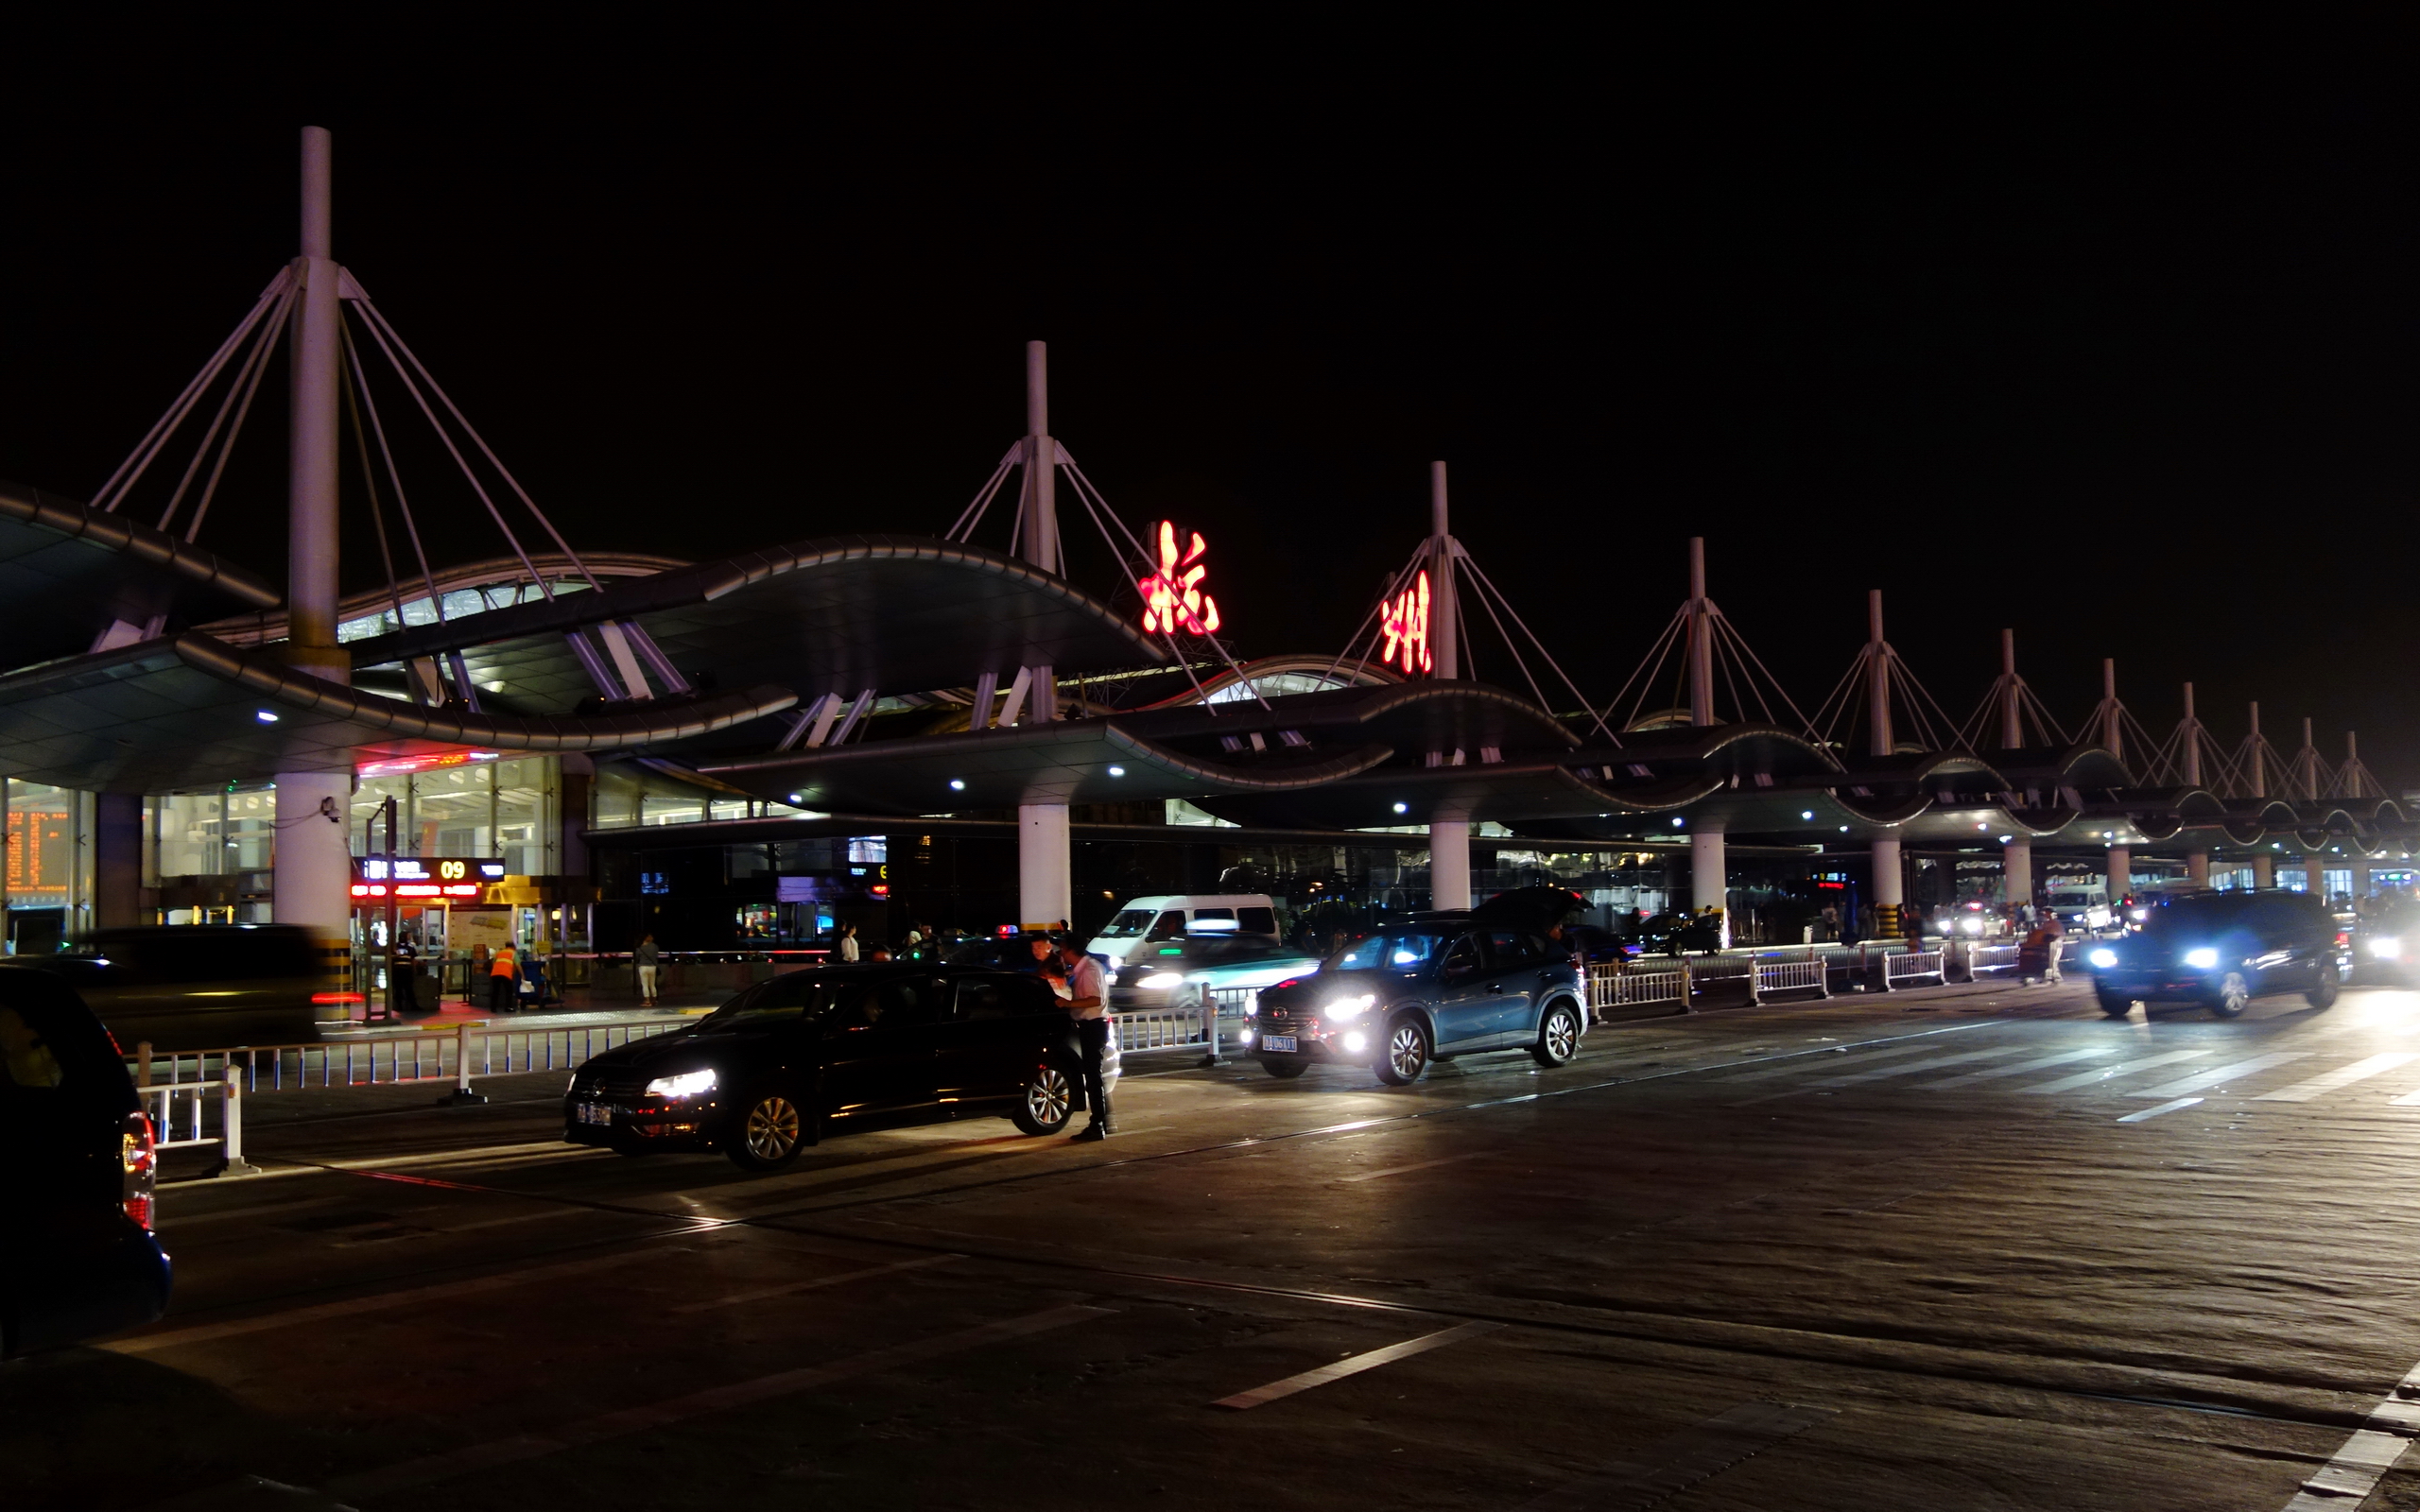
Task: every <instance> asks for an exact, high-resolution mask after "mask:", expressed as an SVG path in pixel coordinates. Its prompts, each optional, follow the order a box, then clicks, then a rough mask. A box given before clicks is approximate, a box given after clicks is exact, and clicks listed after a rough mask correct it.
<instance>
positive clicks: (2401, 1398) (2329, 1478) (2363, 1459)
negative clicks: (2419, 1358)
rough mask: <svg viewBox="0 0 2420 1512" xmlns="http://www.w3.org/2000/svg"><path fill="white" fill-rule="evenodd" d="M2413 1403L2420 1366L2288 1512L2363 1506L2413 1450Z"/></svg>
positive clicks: (2417, 1418)
mask: <svg viewBox="0 0 2420 1512" xmlns="http://www.w3.org/2000/svg"><path fill="white" fill-rule="evenodd" d="M2414 1398H2420V1366H2412V1368H2411V1373H2409V1374H2408V1375H2406V1376H2405V1377H2404V1378H2403V1379H2402V1380H2401V1381H2398V1382H2396V1383H2395V1386H2394V1390H2393V1391H2390V1392H2388V1393H2387V1394H2386V1397H2385V1400H2381V1401H2380V1402H2379V1403H2378V1404H2377V1406H2376V1407H2374V1408H2372V1409H2371V1410H2370V1417H2369V1421H2368V1422H2367V1423H2365V1424H2364V1425H2363V1426H2361V1427H2360V1428H2359V1429H2356V1430H2355V1431H2354V1433H2353V1436H2352V1437H2350V1438H2347V1439H2346V1440H2344V1447H2343V1448H2342V1449H2340V1450H2338V1451H2337V1452H2336V1453H2335V1454H2334V1456H2333V1457H2331V1458H2330V1459H2329V1460H2328V1462H2327V1463H2326V1464H2325V1465H2323V1466H2321V1467H2320V1469H2319V1473H2318V1474H2316V1475H2314V1476H2312V1477H2311V1478H2310V1479H2309V1480H2307V1481H2305V1482H2303V1484H2302V1489H2300V1490H2298V1491H2296V1492H2295V1493H2294V1499H2293V1500H2292V1501H2290V1502H2289V1503H2286V1509H2285V1512H2321V1509H2323V1508H2325V1509H2326V1512H2345V1509H2346V1508H2348V1507H2356V1506H2359V1505H2360V1504H2361V1503H2362V1501H2363V1500H2364V1499H2366V1498H2367V1497H2368V1496H2369V1494H2370V1492H2371V1491H2373V1490H2375V1489H2377V1484H2378V1482H2379V1481H2381V1480H2383V1479H2385V1478H2386V1472H2387V1471H2389V1470H2391V1469H2394V1462H2395V1461H2397V1460H2399V1459H2401V1458H2402V1457H2403V1452H2404V1451H2405V1450H2407V1449H2410V1448H2411V1436H2410V1435H2413V1434H2420V1400H2413V1399H2414Z"/></svg>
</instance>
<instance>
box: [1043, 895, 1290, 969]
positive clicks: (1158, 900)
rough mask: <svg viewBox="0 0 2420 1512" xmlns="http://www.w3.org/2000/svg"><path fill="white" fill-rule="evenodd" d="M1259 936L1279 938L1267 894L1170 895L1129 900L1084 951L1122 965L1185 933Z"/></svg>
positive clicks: (1274, 907)
mask: <svg viewBox="0 0 2420 1512" xmlns="http://www.w3.org/2000/svg"><path fill="white" fill-rule="evenodd" d="M1212 934H1217V935H1237V936H1259V937H1261V938H1264V939H1267V940H1269V941H1271V943H1274V942H1275V941H1276V939H1277V904H1276V902H1275V901H1274V900H1272V899H1271V898H1270V896H1269V895H1268V894H1267V893H1258V892H1221V893H1171V894H1164V895H1154V896H1151V897H1149V898H1129V899H1128V900H1126V902H1124V903H1122V904H1120V905H1119V907H1118V910H1117V914H1116V917H1115V918H1113V919H1110V921H1109V922H1108V923H1106V924H1103V925H1102V926H1101V929H1100V933H1099V934H1098V935H1095V936H1093V937H1092V939H1091V941H1090V942H1089V943H1087V944H1086V945H1085V946H1084V954H1087V955H1091V956H1094V957H1097V958H1098V960H1099V961H1100V963H1101V964H1102V965H1103V966H1119V965H1123V964H1125V963H1126V962H1127V961H1128V960H1130V959H1133V958H1136V957H1137V956H1138V955H1139V954H1141V953H1142V952H1144V951H1146V950H1149V949H1150V947H1152V946H1155V945H1161V944H1165V943H1167V941H1170V940H1179V939H1183V938H1184V936H1187V935H1212Z"/></svg>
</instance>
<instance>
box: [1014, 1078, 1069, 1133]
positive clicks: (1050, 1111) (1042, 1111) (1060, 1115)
mask: <svg viewBox="0 0 2420 1512" xmlns="http://www.w3.org/2000/svg"><path fill="white" fill-rule="evenodd" d="M1074 1101H1075V1093H1074V1092H1073V1091H1072V1090H1070V1089H1069V1087H1068V1085H1067V1078H1066V1075H1065V1074H1063V1073H1062V1072H1060V1071H1059V1070H1058V1069H1056V1068H1055V1067H1050V1066H1045V1067H1044V1068H1042V1070H1041V1071H1039V1072H1037V1073H1036V1074H1034V1078H1033V1080H1031V1081H1029V1082H1028V1083H1026V1084H1025V1110H1026V1116H1028V1117H1029V1118H1031V1119H1032V1120H1033V1121H1034V1122H1035V1123H1036V1124H1040V1125H1043V1126H1044V1127H1046V1128H1047V1127H1051V1126H1053V1125H1057V1124H1059V1123H1061V1122H1063V1120H1064V1119H1065V1118H1066V1116H1067V1108H1068V1105H1069V1104H1070V1103H1072V1102H1074Z"/></svg>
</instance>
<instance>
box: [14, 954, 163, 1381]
mask: <svg viewBox="0 0 2420 1512" xmlns="http://www.w3.org/2000/svg"><path fill="white" fill-rule="evenodd" d="M151 1141H152V1135H151V1124H150V1120H149V1119H147V1118H146V1117H145V1116H144V1113H143V1104H142V1100H141V1099H140V1098H138V1097H137V1096H136V1095H135V1091H134V1082H133V1080H132V1078H130V1076H128V1075H127V1073H126V1062H125V1061H124V1060H123V1059H122V1058H120V1057H119V1056H118V1053H117V1046H115V1045H114V1044H112V1043H111V1042H110V1037H109V1035H108V1034H107V1033H106V1032H105V1031H103V1029H102V1028H101V1025H100V1022H99V1021H98V1020H96V1019H95V1018H94V1017H93V1014H92V1012H91V1010H90V1009H88V1008H86V1007H85V1006H84V1005H82V1004H81V1003H78V1001H76V994H75V993H73V992H71V991H69V990H68V988H67V987H66V986H65V984H63V983H61V981H60V980H59V978H57V977H55V976H51V975H48V974H46V973H43V972H41V971H26V970H23V969H22V968H8V967H0V1142H5V1144H0V1147H5V1148H6V1149H7V1150H8V1152H9V1179H8V1184H7V1192H8V1211H7V1216H6V1217H5V1218H0V1354H9V1355H14V1354H24V1353H26V1352H28V1351H30V1350H34V1349H55V1348H57V1347H58V1346H60V1345H63V1344H73V1343H76V1342H77V1341H78V1340H79V1339H89V1338H94V1337H96V1336H98V1335H100V1334H104V1333H113V1332H117V1331H118V1330H120V1329H127V1328H132V1327H134V1326H135V1325H137V1324H140V1323H148V1322H150V1321H151V1320H152V1319H153V1318H156V1317H158V1316H159V1315H160V1314H162V1313H163V1312H165V1311H166V1310H167V1306H168V1282H169V1267H168V1257H167V1256H166V1255H165V1254H164V1253H163V1252H162V1250H161V1248H160V1242H159V1241H158V1240H157V1239H155V1238H153V1237H152V1234H151V1201H152V1182H153V1180H154V1179H155V1173H154V1170H153V1166H152V1158H153V1150H152V1143H151Z"/></svg>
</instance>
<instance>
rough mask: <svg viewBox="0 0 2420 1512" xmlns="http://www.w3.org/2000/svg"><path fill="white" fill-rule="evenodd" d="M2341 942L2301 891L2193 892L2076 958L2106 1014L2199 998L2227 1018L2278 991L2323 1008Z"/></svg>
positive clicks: (2338, 973) (2346, 956)
mask: <svg viewBox="0 0 2420 1512" xmlns="http://www.w3.org/2000/svg"><path fill="white" fill-rule="evenodd" d="M2348 944H2349V942H2348V940H2347V939H2346V937H2345V936H2344V935H2343V934H2342V933H2341V932H2340V931H2339V930H2338V928H2337V924H2336V919H2335V918H2334V916H2333V915H2331V914H2329V913H2328V911H2327V909H2326V908H2325V906H2324V905H2322V904H2321V902H2319V900H2318V899H2316V898H2313V897H2311V896H2310V895H2309V894H2308V893H2299V892H2288V891H2284V890H2282V889H2269V890H2264V891H2258V892H2255V891H2250V890H2239V891H2229V892H2197V893H2185V894H2171V895H2169V896H2168V897H2166V898H2163V899H2161V900H2160V901H2159V902H2158V904H2157V905H2156V906H2154V907H2152V908H2149V909H2146V910H2145V918H2144V919H2143V921H2142V928H2141V929H2140V930H2138V931H2135V932H2133V933H2130V934H2127V935H2124V936H2119V937H2118V938H2115V939H2110V940H2104V941H2102V942H2100V944H2097V945H2094V946H2092V947H2091V948H2089V949H2087V950H2086V951H2085V952H2084V962H2085V964H2086V965H2088V966H2090V967H2091V968H2092V987H2093V992H2094V994H2095V995H2096V996H2097V997H2098V998H2099V999H2100V1011H2101V1012H2103V1013H2105V1014H2108V1015H2109V1016H2110V1017H2111V1018H2113V1019H2116V1018H2123V1017H2124V1016H2125V1015H2126V1013H2127V1011H2128V1010H2129V1009H2131V1008H2132V1007H2133V1006H2134V1005H2135V1004H2136V1003H2138V1002H2139V1003H2146V1004H2149V1003H2199V1004H2202V1005H2205V1006H2207V1007H2208V1008H2209V1010H2210V1011H2211V1012H2212V1013H2215V1014H2217V1015H2218V1016H2219V1017H2220V1018H2221V1019H2232V1018H2234V1017H2235V1016H2236V1015H2237V1014H2238V1013H2241V1012H2242V1011H2243V1010H2244V1009H2245V1007H2247V1006H2248V1005H2250V1004H2251V1002H2252V1000H2253V999H2254V998H2260V997H2270V996H2273V995H2275V994H2277V993H2281V992H2299V993H2301V994H2303V996H2304V998H2305V999H2306V1000H2307V1001H2308V1003H2309V1004H2310V1005H2311V1006H2313V1007H2315V1008H2324V1007H2326V1006H2328V1005H2330V1004H2332V1003H2334V1002H2335V1001H2336V990H2337V988H2338V987H2339V986H2340V985H2342V982H2343V980H2344V976H2345V973H2346V971H2347V969H2348V967H2349V965H2350V963H2351V958H2352V954H2351V951H2350V950H2349V949H2348Z"/></svg>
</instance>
